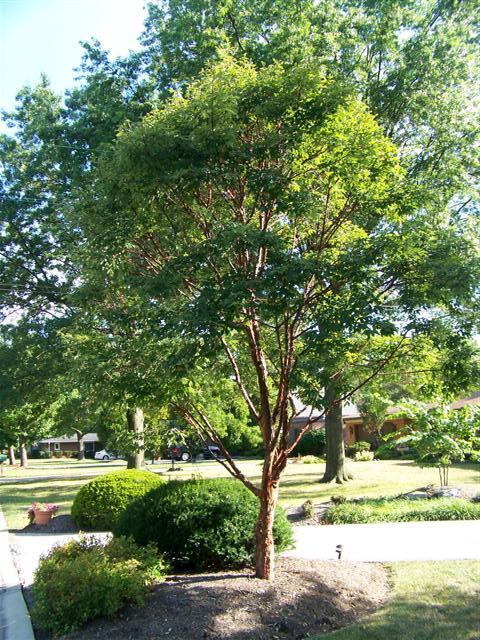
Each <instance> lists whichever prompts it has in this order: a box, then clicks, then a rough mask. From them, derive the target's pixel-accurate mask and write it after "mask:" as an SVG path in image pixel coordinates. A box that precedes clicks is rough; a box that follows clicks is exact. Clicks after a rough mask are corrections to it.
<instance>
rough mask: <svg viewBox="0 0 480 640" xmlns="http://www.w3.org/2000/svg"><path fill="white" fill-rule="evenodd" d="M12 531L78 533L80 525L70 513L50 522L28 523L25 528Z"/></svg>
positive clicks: (56, 517) (58, 516)
mask: <svg viewBox="0 0 480 640" xmlns="http://www.w3.org/2000/svg"><path fill="white" fill-rule="evenodd" d="M11 532H12V533H42V534H45V533H78V527H77V525H76V524H75V522H74V521H73V519H72V516H69V515H63V516H62V515H57V516H55V517H54V518H52V519H51V520H50V522H49V523H48V524H42V525H38V524H27V526H26V527H23V529H12V531H11Z"/></svg>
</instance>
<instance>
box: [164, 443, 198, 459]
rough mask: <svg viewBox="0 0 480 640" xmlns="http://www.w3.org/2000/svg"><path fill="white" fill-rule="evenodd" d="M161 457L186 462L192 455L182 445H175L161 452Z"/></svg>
mask: <svg viewBox="0 0 480 640" xmlns="http://www.w3.org/2000/svg"><path fill="white" fill-rule="evenodd" d="M163 457H164V458H168V459H169V460H171V459H172V458H174V460H182V462H188V460H190V458H191V457H192V454H191V453H190V451H189V450H188V448H187V447H186V446H185V445H184V444H175V445H173V446H172V447H167V448H166V449H165V450H164V452H163Z"/></svg>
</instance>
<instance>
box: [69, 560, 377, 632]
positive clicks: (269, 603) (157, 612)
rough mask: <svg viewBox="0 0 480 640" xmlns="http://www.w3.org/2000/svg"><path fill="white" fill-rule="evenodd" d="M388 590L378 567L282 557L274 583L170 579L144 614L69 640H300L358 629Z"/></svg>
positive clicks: (94, 626) (237, 575) (243, 577)
mask: <svg viewBox="0 0 480 640" xmlns="http://www.w3.org/2000/svg"><path fill="white" fill-rule="evenodd" d="M388 591H389V584H388V575H387V573H386V571H385V569H384V568H383V567H382V565H379V564H368V563H351V562H342V561H309V560H298V559H293V558H282V559H280V560H278V562H277V567H276V578H275V581H274V582H273V583H269V582H266V581H264V580H258V579H256V578H253V577H252V574H251V572H249V571H246V570H245V571H237V572H235V571H230V572H219V573H203V574H193V575H192V574H184V575H175V576H170V577H169V578H168V580H167V581H166V582H164V583H163V584H160V585H158V586H156V587H155V588H154V589H153V590H152V593H151V594H150V595H149V596H148V598H147V600H146V603H145V606H144V607H141V608H135V607H127V608H126V609H124V610H123V611H122V612H120V613H119V614H118V615H117V616H116V617H115V618H114V619H111V620H107V619H104V618H102V619H99V620H96V621H92V622H91V623H90V624H88V625H87V626H86V627H84V628H83V629H82V630H80V631H77V632H75V633H72V634H69V635H68V636H65V638H68V640H98V639H99V638H101V639H102V640H130V639H132V640H133V639H135V640H160V639H161V638H168V639H169V640H186V639H189V640H292V639H296V640H300V639H302V638H308V637H309V636H313V635H315V634H321V633H326V632H330V631H332V630H334V629H339V628H340V627H344V626H346V625H350V624H353V623H355V622H358V621H359V620H360V619H361V618H363V617H364V616H365V615H366V614H368V613H370V612H372V611H374V610H375V609H377V608H378V607H380V606H381V605H382V604H383V603H384V602H385V600H386V598H387V595H388Z"/></svg>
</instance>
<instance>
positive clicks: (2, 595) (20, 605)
mask: <svg viewBox="0 0 480 640" xmlns="http://www.w3.org/2000/svg"><path fill="white" fill-rule="evenodd" d="M0 558H1V563H0V640H35V636H34V634H33V629H32V623H31V621H30V614H29V613H28V609H27V605H26V604H25V600H24V598H23V593H22V587H21V585H20V579H19V576H18V572H17V569H16V568H15V565H14V563H13V558H12V554H11V551H10V544H9V539H8V528H7V522H6V520H5V517H4V515H3V512H2V510H1V508H0Z"/></svg>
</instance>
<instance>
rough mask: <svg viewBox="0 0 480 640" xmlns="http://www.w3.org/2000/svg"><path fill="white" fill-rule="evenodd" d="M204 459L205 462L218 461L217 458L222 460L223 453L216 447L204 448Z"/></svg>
mask: <svg viewBox="0 0 480 640" xmlns="http://www.w3.org/2000/svg"><path fill="white" fill-rule="evenodd" d="M202 453H203V459H204V460H212V459H213V460H216V459H217V458H222V459H223V456H222V452H221V451H220V449H219V448H218V447H216V446H215V445H213V444H212V445H209V446H208V447H204V448H203V449H202Z"/></svg>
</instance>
